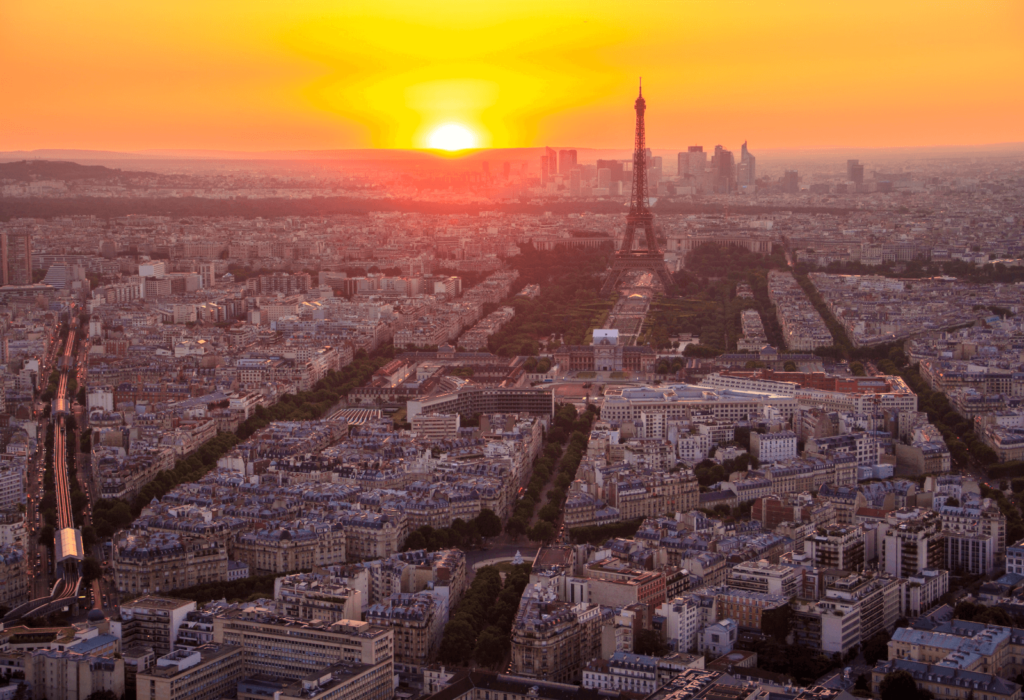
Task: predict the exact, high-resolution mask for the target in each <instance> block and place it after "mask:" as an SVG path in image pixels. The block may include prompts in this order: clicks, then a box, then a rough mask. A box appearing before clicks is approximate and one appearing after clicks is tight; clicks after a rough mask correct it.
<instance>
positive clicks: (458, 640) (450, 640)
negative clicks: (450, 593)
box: [438, 564, 530, 667]
mask: <svg viewBox="0 0 1024 700" xmlns="http://www.w3.org/2000/svg"><path fill="white" fill-rule="evenodd" d="M529 582H530V565H529V564H520V565H519V566H514V567H512V570H511V571H510V572H509V573H508V575H506V576H505V582H504V584H502V581H501V574H500V573H499V571H498V569H496V568H495V567H493V566H485V567H483V568H482V569H480V570H479V571H478V572H477V573H476V577H475V578H474V579H473V583H471V584H470V586H469V590H468V591H466V594H465V595H464V596H463V598H462V600H460V601H459V604H458V605H456V606H455V609H454V610H453V611H452V614H451V616H450V617H449V619H448V624H447V625H445V627H444V633H443V636H442V637H441V648H440V650H439V654H438V658H439V660H440V661H441V663H444V664H456V665H459V666H471V665H474V664H472V663H471V660H475V662H476V664H479V665H481V666H489V667H494V666H497V665H498V664H500V663H501V662H502V661H503V660H504V659H505V656H506V654H508V651H509V648H510V646H511V638H510V635H511V632H512V623H513V622H514V621H515V617H516V613H517V612H518V610H519V600H520V598H522V596H523V590H524V589H525V588H526V585H527V584H528V583H529Z"/></svg>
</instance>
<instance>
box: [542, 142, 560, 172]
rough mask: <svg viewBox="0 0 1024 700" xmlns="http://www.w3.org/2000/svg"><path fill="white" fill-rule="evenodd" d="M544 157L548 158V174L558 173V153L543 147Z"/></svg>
mask: <svg viewBox="0 0 1024 700" xmlns="http://www.w3.org/2000/svg"><path fill="white" fill-rule="evenodd" d="M544 157H545V158H547V159H548V175H557V174H558V154H557V153H556V152H555V149H553V148H548V147H547V146H545V147H544Z"/></svg>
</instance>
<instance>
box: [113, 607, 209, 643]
mask: <svg viewBox="0 0 1024 700" xmlns="http://www.w3.org/2000/svg"><path fill="white" fill-rule="evenodd" d="M195 609H196V603H195V601H193V600H182V599H180V598H160V597H157V596H144V597H142V598H139V599H137V600H135V601H133V602H131V603H125V604H124V605H122V606H121V643H122V644H123V645H124V646H125V647H129V646H131V645H133V644H141V645H143V646H147V647H151V648H152V649H153V651H154V653H155V654H156V655H157V656H158V657H160V656H164V655H166V654H170V653H171V652H172V651H174V648H175V643H176V642H177V641H178V629H179V628H180V627H181V623H182V622H183V621H184V619H185V616H186V615H187V614H188V613H189V612H191V611H193V610H195Z"/></svg>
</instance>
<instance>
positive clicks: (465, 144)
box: [428, 124, 476, 151]
mask: <svg viewBox="0 0 1024 700" xmlns="http://www.w3.org/2000/svg"><path fill="white" fill-rule="evenodd" d="M428 145H429V146H430V148H437V149H440V150H442V151H462V150H465V149H467V148H474V147H476V136H474V135H473V132H472V131H470V130H469V129H467V128H466V127H464V126H462V124H443V125H441V126H439V127H437V128H436V129H434V130H433V131H432V132H431V133H430V141H429V144H428Z"/></svg>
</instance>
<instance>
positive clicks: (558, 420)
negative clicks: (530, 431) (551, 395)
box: [505, 404, 597, 542]
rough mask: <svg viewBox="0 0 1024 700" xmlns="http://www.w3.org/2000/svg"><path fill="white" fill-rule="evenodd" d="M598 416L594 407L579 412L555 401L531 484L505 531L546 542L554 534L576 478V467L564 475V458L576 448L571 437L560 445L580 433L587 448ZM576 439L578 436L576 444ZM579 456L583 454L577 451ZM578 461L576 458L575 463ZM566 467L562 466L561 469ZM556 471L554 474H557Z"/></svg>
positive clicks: (514, 535)
mask: <svg viewBox="0 0 1024 700" xmlns="http://www.w3.org/2000/svg"><path fill="white" fill-rule="evenodd" d="M596 415H597V409H596V408H595V407H593V406H588V407H587V410H586V411H584V412H583V413H582V414H578V412H577V411H576V407H575V406H573V405H572V404H558V405H557V406H556V407H555V419H554V421H553V422H552V427H551V429H550V430H549V431H548V434H547V444H545V445H544V449H543V451H542V453H541V455H540V456H539V457H538V458H537V460H536V461H535V462H534V464H533V473H532V474H531V476H530V483H529V485H528V486H527V487H526V493H525V494H524V495H523V497H522V498H521V499H520V500H519V502H518V503H517V504H516V507H515V509H514V510H513V512H512V517H511V518H509V521H508V522H507V523H506V524H505V532H506V533H507V534H508V535H509V536H510V537H512V538H517V537H520V536H522V535H526V536H527V537H529V538H530V539H531V540H533V541H535V542H546V541H548V540H551V539H552V538H553V537H554V536H555V527H554V523H555V522H557V520H558V517H559V514H560V513H561V502H562V501H564V499H565V492H566V491H567V490H568V488H569V484H571V483H572V480H573V479H574V478H576V467H575V466H574V467H573V468H572V474H571V475H568V476H567V475H566V471H567V469H568V467H567V466H565V465H567V464H568V463H567V462H566V461H565V457H566V455H567V454H570V452H571V453H572V454H573V455H574V454H576V452H577V450H572V440H571V439H570V445H569V448H570V450H569V451H566V450H565V449H564V448H563V444H564V443H565V442H566V440H567V439H568V438H569V436H570V435H572V436H573V437H575V435H576V434H577V433H582V434H583V436H584V438H583V449H586V436H587V435H589V434H590V425H591V423H592V422H593V420H594V417H595V416H596ZM578 442H579V440H578V439H577V443H578ZM580 454H581V455H582V453H580ZM578 465H579V460H578V459H577V460H576V466H578ZM563 467H565V468H563ZM556 472H557V475H556ZM553 475H555V476H554V478H555V484H554V486H553V487H552V489H551V490H550V491H549V492H548V502H547V503H546V504H545V505H544V507H543V508H541V512H540V514H539V516H540V520H539V521H538V522H537V523H536V524H535V525H533V526H531V525H530V522H531V521H532V520H533V512H534V509H535V508H536V506H537V502H538V501H540V499H541V496H542V495H543V493H544V488H545V487H546V486H547V484H548V482H549V481H551V478H552V476H553Z"/></svg>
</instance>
